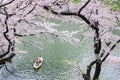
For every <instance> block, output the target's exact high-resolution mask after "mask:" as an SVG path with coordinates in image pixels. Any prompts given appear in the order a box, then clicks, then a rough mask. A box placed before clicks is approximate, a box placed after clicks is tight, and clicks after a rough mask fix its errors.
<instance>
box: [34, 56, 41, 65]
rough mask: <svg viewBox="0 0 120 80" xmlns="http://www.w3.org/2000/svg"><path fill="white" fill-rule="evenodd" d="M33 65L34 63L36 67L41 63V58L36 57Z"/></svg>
mask: <svg viewBox="0 0 120 80" xmlns="http://www.w3.org/2000/svg"><path fill="white" fill-rule="evenodd" d="M35 63H36V64H37V65H39V63H41V56H40V57H38V58H37V59H36V60H35Z"/></svg>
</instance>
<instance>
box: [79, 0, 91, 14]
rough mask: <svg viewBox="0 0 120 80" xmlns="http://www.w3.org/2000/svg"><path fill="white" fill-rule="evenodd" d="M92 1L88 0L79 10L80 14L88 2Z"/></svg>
mask: <svg viewBox="0 0 120 80" xmlns="http://www.w3.org/2000/svg"><path fill="white" fill-rule="evenodd" d="M89 2H90V0H88V1H87V2H86V3H85V4H84V5H83V6H82V7H81V8H80V10H79V12H78V14H80V12H81V11H82V10H83V9H84V8H85V7H86V6H87V5H88V3H89Z"/></svg>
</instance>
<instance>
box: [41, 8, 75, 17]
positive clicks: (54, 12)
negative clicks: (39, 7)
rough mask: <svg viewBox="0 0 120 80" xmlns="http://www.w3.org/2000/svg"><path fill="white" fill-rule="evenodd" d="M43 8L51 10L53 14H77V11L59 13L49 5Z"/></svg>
mask: <svg viewBox="0 0 120 80" xmlns="http://www.w3.org/2000/svg"><path fill="white" fill-rule="evenodd" d="M43 8H44V9H45V10H47V11H51V12H52V13H53V14H56V15H57V14H58V15H77V13H72V12H60V13H58V12H56V11H54V10H52V9H50V7H49V6H44V7H43Z"/></svg>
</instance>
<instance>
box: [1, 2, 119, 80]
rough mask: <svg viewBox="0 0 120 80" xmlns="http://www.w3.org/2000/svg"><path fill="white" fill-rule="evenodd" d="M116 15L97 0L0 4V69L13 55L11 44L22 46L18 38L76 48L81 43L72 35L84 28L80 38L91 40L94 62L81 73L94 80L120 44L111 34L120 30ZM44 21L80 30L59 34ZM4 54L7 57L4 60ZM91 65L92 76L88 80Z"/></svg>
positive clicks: (117, 12) (60, 32) (115, 35)
mask: <svg viewBox="0 0 120 80" xmlns="http://www.w3.org/2000/svg"><path fill="white" fill-rule="evenodd" d="M118 14H120V13H119V11H112V10H111V9H110V8H109V7H107V6H105V5H104V4H103V3H102V2H101V0H0V36H1V37H0V49H1V52H0V65H2V66H4V64H5V63H6V62H7V61H8V62H9V61H10V60H11V59H12V57H13V56H14V55H15V46H14V45H15V43H17V42H23V41H20V39H19V38H20V37H25V36H34V35H40V34H50V35H52V36H54V37H56V38H59V39H60V40H64V41H67V42H70V43H72V44H73V45H76V43H77V44H78V43H79V45H80V41H81V40H80V39H78V38H75V37H74V35H75V34H77V33H79V32H82V31H83V30H84V29H85V27H88V28H89V29H90V30H89V32H87V33H84V32H83V34H81V35H82V36H84V37H91V38H93V40H94V41H93V46H94V54H95V59H94V60H93V61H92V62H91V63H90V64H89V65H88V66H87V69H86V73H83V72H82V71H81V72H82V77H83V79H84V80H91V79H92V80H98V79H99V76H100V72H101V67H102V63H103V62H104V61H105V60H106V59H107V57H108V56H109V55H110V54H111V51H112V50H113V49H114V48H115V47H116V45H117V44H118V43H119V42H120V36H119V35H117V34H113V33H112V31H113V30H120V27H119V26H120V25H118V23H120V15H118ZM41 18H42V19H41ZM47 19H53V20H60V21H63V22H65V23H66V24H67V22H68V23H69V22H73V23H75V24H79V25H80V26H81V29H80V30H77V31H73V32H69V31H59V30H57V29H55V28H54V27H53V26H59V24H56V23H50V22H47ZM73 27H74V26H73ZM33 45H34V44H33ZM35 45H36V44H35ZM8 54H9V57H5V56H6V55H8ZM94 65H95V72H94V75H93V76H91V69H93V66H94Z"/></svg>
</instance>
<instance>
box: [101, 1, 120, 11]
mask: <svg viewBox="0 0 120 80" xmlns="http://www.w3.org/2000/svg"><path fill="white" fill-rule="evenodd" d="M103 2H104V3H105V4H107V5H109V6H110V7H111V9H113V10H119V11H120V1H119V0H115V1H109V0H103Z"/></svg>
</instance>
